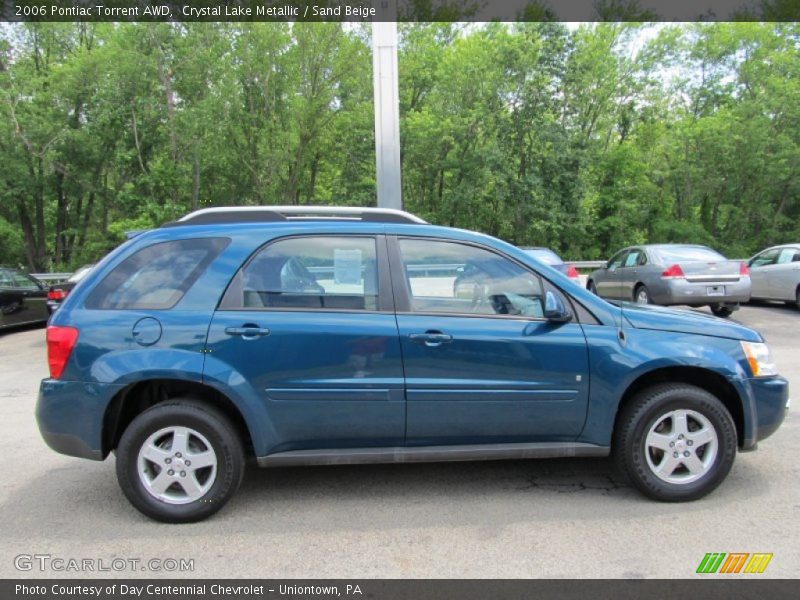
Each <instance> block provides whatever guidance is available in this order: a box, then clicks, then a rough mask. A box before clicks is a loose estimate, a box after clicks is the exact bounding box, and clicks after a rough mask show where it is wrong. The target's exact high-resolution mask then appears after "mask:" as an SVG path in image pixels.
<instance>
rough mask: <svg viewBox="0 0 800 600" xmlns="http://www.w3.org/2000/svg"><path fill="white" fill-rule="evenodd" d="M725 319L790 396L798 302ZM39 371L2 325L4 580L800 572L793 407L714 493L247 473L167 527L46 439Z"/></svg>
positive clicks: (38, 357)
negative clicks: (38, 411)
mask: <svg viewBox="0 0 800 600" xmlns="http://www.w3.org/2000/svg"><path fill="white" fill-rule="evenodd" d="M734 318H735V319H736V320H738V321H740V322H742V323H744V324H746V325H748V326H751V327H754V328H756V329H758V330H760V331H761V332H762V333H763V334H764V335H765V337H766V338H767V340H768V342H769V343H770V345H771V348H772V351H773V353H774V355H775V359H776V362H777V364H778V367H779V368H780V371H781V373H782V374H783V375H784V376H786V377H788V378H789V380H790V381H791V385H792V390H793V394H794V397H795V398H797V394H798V392H799V391H800V352H798V347H799V346H800V341H798V336H799V335H800V311H798V310H796V309H794V308H789V307H784V306H783V305H777V304H775V305H759V306H748V307H745V308H743V309H742V310H741V311H739V312H738V313H736V314H735V315H734ZM46 373H47V365H46V356H45V345H44V330H43V329H25V330H21V331H15V332H10V333H5V334H0V403H1V404H0V406H2V414H1V415H0V432H2V435H0V472H1V473H2V475H3V479H4V484H3V486H2V488H0V519H2V526H0V531H2V540H3V541H2V544H0V575H2V577H20V576H24V577H62V576H64V577H80V576H87V575H88V576H93V575H102V576H114V575H118V576H126V577H129V576H146V577H153V576H156V577H158V576H169V577H192V578H210V577H270V578H296V577H341V578H361V577H390V578H396V577H457V578H467V577H470V578H492V577H513V578H530V577H565V578H573V577H629V578H639V577H648V578H649V577H661V578H683V577H692V576H695V569H696V568H697V566H698V564H699V563H700V561H701V559H702V558H703V556H704V555H705V553H707V552H771V553H773V554H774V557H773V559H772V561H771V563H770V564H769V566H768V568H767V570H766V572H765V573H764V574H763V575H758V576H756V577H796V576H797V574H798V572H799V569H798V567H800V540H799V539H798V536H797V531H798V530H800V510H798V509H800V461H798V460H797V457H798V456H800V419H798V416H797V414H796V413H795V412H792V411H790V413H789V415H788V416H787V418H786V421H785V422H784V425H783V427H782V428H781V429H780V430H778V432H777V433H776V434H775V435H774V436H773V437H772V438H770V439H768V440H766V441H764V442H763V443H762V444H760V447H759V449H758V451H756V452H751V453H746V454H739V455H738V457H737V459H736V463H735V465H734V467H733V470H732V472H731V474H730V475H729V477H728V479H727V480H726V481H725V482H724V483H723V485H722V486H721V487H720V488H719V489H718V490H717V491H715V492H714V493H712V494H711V495H710V496H708V497H706V498H704V499H702V500H699V501H696V502H693V503H688V504H661V503H657V502H653V501H650V500H647V499H645V498H644V497H643V496H641V495H640V494H639V493H637V492H636V491H635V490H633V489H631V488H630V487H628V486H627V485H626V484H625V483H624V482H623V481H621V480H619V479H618V478H617V477H616V476H615V475H614V473H613V471H612V468H611V463H610V461H608V460H605V459H603V460H600V459H592V460H587V459H581V460H577V459H575V460H572V459H559V460H541V461H511V462H482V463H446V464H428V465H414V464H407V465H380V466H342V467H314V468H308V467H307V468H286V469H276V470H258V469H256V468H251V469H249V470H248V473H247V475H246V478H245V482H244V484H243V486H242V488H241V489H240V491H239V493H238V494H237V495H236V496H235V497H234V499H233V500H232V501H231V502H230V504H229V505H228V506H227V507H226V508H224V509H223V510H222V511H221V512H220V513H219V514H217V515H216V516H215V517H213V518H212V519H210V520H209V521H206V522H203V523H198V524H192V525H181V526H175V525H162V524H158V523H155V522H153V521H150V520H148V519H147V518H145V517H144V516H142V515H140V514H139V513H138V512H136V511H135V510H134V509H133V508H132V507H131V506H130V505H129V504H128V502H127V501H126V500H125V498H124V497H123V495H122V493H121V492H120V490H119V488H118V487H117V482H116V478H115V474H114V460H113V458H110V459H108V460H106V461H105V462H102V463H98V462H91V461H85V460H80V459H74V458H69V457H66V456H61V455H59V454H56V453H54V452H52V451H51V450H50V449H49V448H47V447H46V446H45V444H44V442H43V441H42V440H41V438H40V437H39V433H38V430H37V428H36V423H35V420H34V415H33V411H34V404H35V400H36V393H37V389H38V384H39V380H40V379H41V378H43V377H45V376H46ZM34 554H46V555H50V557H51V558H52V559H56V558H61V559H72V558H74V559H78V560H79V561H80V560H81V559H92V560H94V561H103V562H95V563H94V564H95V565H96V568H100V567H102V565H105V566H106V567H107V568H108V567H109V565H111V564H112V561H113V560H114V559H123V560H124V561H126V562H127V564H128V565H130V564H131V562H130V561H131V560H133V559H139V560H148V559H151V558H154V559H160V560H163V559H177V560H180V559H193V561H194V565H193V566H194V570H193V571H186V572H166V571H157V572H153V571H142V570H141V569H142V567H141V563H138V564H137V567H136V568H133V569H131V568H130V567H126V568H125V569H124V570H122V571H120V572H118V573H115V572H114V571H104V572H101V573H91V572H90V573H80V572H73V571H67V572H61V571H56V570H53V569H45V570H43V571H42V570H40V569H39V566H38V564H37V562H36V561H34V562H33V564H32V567H33V568H32V570H30V571H22V572H21V571H19V570H17V568H16V567H15V557H18V556H19V555H34ZM45 560H47V559H45ZM16 562H19V561H16ZM25 564H26V562H25V561H24V560H23V562H22V565H23V566H25ZM115 564H116V565H117V566H119V565H120V564H121V563H120V562H119V561H117V562H116V563H115ZM167 564H168V565H172V563H167ZM741 576H743V575H736V577H741ZM705 577H709V576H705ZM712 577H713V576H712ZM729 577H730V576H729Z"/></svg>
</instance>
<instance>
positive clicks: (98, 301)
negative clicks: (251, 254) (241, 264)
mask: <svg viewBox="0 0 800 600" xmlns="http://www.w3.org/2000/svg"><path fill="white" fill-rule="evenodd" d="M229 242H230V240H229V239H228V238H196V239H187V240H173V241H170V242H161V243H159V244H153V245H152V246H148V247H147V248H143V249H141V250H139V251H138V252H136V253H135V254H132V255H131V256H129V257H128V258H126V259H125V260H123V261H122V262H121V263H120V264H119V265H117V266H116V267H115V268H114V270H113V271H111V272H110V273H109V274H108V275H106V277H105V278H104V279H103V281H101V282H100V283H99V284H98V286H97V287H96V288H95V289H94V290H93V291H92V293H91V294H90V295H89V298H88V299H87V301H86V308H93V309H117V310H119V309H154V310H166V309H170V308H172V307H173V306H175V305H176V304H177V303H178V302H180V300H181V298H183V296H184V294H186V292H187V291H188V290H189V288H191V287H192V285H194V282H195V281H197V279H198V277H200V275H202V274H203V272H204V271H205V270H206V268H207V267H208V265H209V264H211V261H213V260H214V259H215V258H216V257H217V255H219V253H220V252H221V251H222V250H223V249H224V248H225V247H226V246H227V245H228V243H229Z"/></svg>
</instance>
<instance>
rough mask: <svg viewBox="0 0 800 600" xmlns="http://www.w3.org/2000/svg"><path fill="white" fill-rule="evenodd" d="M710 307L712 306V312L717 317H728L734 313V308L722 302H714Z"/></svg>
mask: <svg viewBox="0 0 800 600" xmlns="http://www.w3.org/2000/svg"><path fill="white" fill-rule="evenodd" d="M709 308H711V312H712V313H714V315H715V316H717V317H723V318H727V317H730V316H731V315H732V314H733V309H732V308H730V307H729V306H724V305H722V304H712V305H711V306H710V307H709Z"/></svg>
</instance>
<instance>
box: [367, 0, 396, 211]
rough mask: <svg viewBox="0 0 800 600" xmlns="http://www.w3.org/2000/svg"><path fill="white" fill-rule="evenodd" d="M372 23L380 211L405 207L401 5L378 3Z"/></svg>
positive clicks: (389, 0)
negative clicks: (399, 38)
mask: <svg viewBox="0 0 800 600" xmlns="http://www.w3.org/2000/svg"><path fill="white" fill-rule="evenodd" d="M373 5H374V7H375V13H376V15H375V20H374V21H373V22H372V85H373V89H374V94H375V164H376V176H377V186H378V206H379V207H380V208H396V209H402V208H403V197H402V187H401V181H400V86H399V82H398V75H397V2H396V0H376V1H375V2H373Z"/></svg>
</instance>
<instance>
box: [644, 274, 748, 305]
mask: <svg viewBox="0 0 800 600" xmlns="http://www.w3.org/2000/svg"><path fill="white" fill-rule="evenodd" d="M709 288H717V290H719V289H720V288H724V294H722V295H709V293H708V292H709ZM751 289H752V286H751V284H750V279H749V278H747V279H740V280H739V281H733V282H692V281H687V280H685V279H668V280H662V285H660V286H658V288H657V289H654V290H651V294H650V295H651V297H652V299H653V301H654V302H655V303H656V304H664V305H669V304H684V305H688V306H705V305H708V304H717V303H721V304H736V303H741V302H747V301H748V300H750V291H751Z"/></svg>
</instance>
